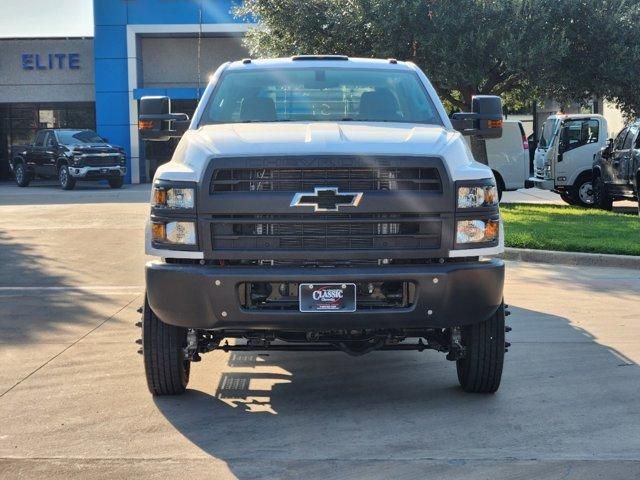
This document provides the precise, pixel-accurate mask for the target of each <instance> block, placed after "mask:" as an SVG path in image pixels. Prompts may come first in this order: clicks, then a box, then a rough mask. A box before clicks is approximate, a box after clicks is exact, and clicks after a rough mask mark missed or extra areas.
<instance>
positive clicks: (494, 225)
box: [456, 220, 500, 244]
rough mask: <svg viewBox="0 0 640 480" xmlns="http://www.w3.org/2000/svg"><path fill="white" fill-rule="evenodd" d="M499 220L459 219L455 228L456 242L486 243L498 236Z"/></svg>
mask: <svg viewBox="0 0 640 480" xmlns="http://www.w3.org/2000/svg"><path fill="white" fill-rule="evenodd" d="M499 231H500V221H499V220H459V221H458V223H457V228H456V243H458V244H465V243H488V242H494V241H495V240H496V239H497V238H498V233H499Z"/></svg>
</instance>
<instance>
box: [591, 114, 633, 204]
mask: <svg viewBox="0 0 640 480" xmlns="http://www.w3.org/2000/svg"><path fill="white" fill-rule="evenodd" d="M593 198H594V203H595V205H596V207H598V208H601V209H603V210H611V209H612V208H613V202H614V201H617V200H632V201H633V200H636V201H637V202H638V212H639V213H640V120H636V121H635V122H634V123H632V124H631V125H627V126H626V127H625V128H623V129H622V131H620V133H618V136H617V137H616V138H615V140H613V139H609V144H608V145H607V146H606V147H605V148H603V149H601V150H600V151H599V152H598V153H596V154H595V155H594V157H593Z"/></svg>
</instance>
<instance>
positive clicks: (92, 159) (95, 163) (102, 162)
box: [82, 154, 120, 167]
mask: <svg viewBox="0 0 640 480" xmlns="http://www.w3.org/2000/svg"><path fill="white" fill-rule="evenodd" d="M82 163H83V164H84V165H86V166H88V167H110V166H113V165H119V164H120V155H116V154H114V155H109V156H107V157H103V156H87V157H84V158H83V159H82Z"/></svg>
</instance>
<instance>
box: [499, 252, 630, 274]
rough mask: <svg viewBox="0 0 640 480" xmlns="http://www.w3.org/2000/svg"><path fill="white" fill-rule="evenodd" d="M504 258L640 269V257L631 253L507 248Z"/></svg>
mask: <svg viewBox="0 0 640 480" xmlns="http://www.w3.org/2000/svg"><path fill="white" fill-rule="evenodd" d="M503 258H504V259H505V260H511V261H516V262H532V263H551V264H560V265H571V266H584V267H609V268H631V269H635V270H640V257H636V256H631V255H609V254H604V253H581V252H557V251H552V250H531V249H528V248H505V249H504V254H503Z"/></svg>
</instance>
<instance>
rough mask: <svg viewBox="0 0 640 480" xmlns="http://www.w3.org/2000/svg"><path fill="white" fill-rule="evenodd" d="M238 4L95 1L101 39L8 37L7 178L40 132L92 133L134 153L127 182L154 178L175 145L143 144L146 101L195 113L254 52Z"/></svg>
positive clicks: (222, 0) (1, 111) (1, 63)
mask: <svg viewBox="0 0 640 480" xmlns="http://www.w3.org/2000/svg"><path fill="white" fill-rule="evenodd" d="M233 3H234V2H233V1H231V0H199V1H195V0H94V27H95V29H94V38H28V39H25V38H21V39H10V38H8V39H0V179H4V178H7V176H8V162H9V155H10V151H11V145H20V144H22V145H24V144H26V143H30V142H31V141H32V140H33V138H34V136H35V132H36V131H37V130H38V129H40V128H90V129H95V130H96V131H97V132H98V133H99V134H100V135H101V136H102V137H104V138H107V139H108V140H109V142H110V143H112V144H116V145H121V146H123V147H124V148H125V150H126V151H127V162H128V164H127V167H128V169H127V172H128V173H127V181H129V182H131V183H141V182H148V181H150V179H151V178H152V175H153V171H154V170H155V168H156V167H157V165H158V164H160V163H163V162H165V161H167V160H168V158H169V157H170V155H171V153H172V150H173V148H174V147H175V144H174V143H172V142H169V143H151V144H148V145H145V144H143V143H141V142H140V139H139V137H138V127H137V115H138V101H139V99H140V98H141V97H142V96H144V95H167V96H169V97H170V98H171V100H172V106H173V109H174V110H176V111H180V112H186V113H192V112H193V110H194V109H195V106H196V104H197V100H198V98H199V97H200V95H201V93H202V92H203V90H204V88H205V87H206V85H207V82H208V79H209V76H210V75H211V74H212V73H213V72H214V71H215V69H216V68H217V67H218V66H219V65H220V64H222V63H224V62H226V61H228V60H235V59H239V58H244V57H246V56H248V54H247V51H246V50H245V48H244V47H243V46H242V42H241V38H242V35H243V34H244V32H245V31H246V30H247V28H248V27H249V24H247V23H245V22H242V21H240V20H239V19H237V18H234V16H233V14H232V12H231V8H232V5H233Z"/></svg>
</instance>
